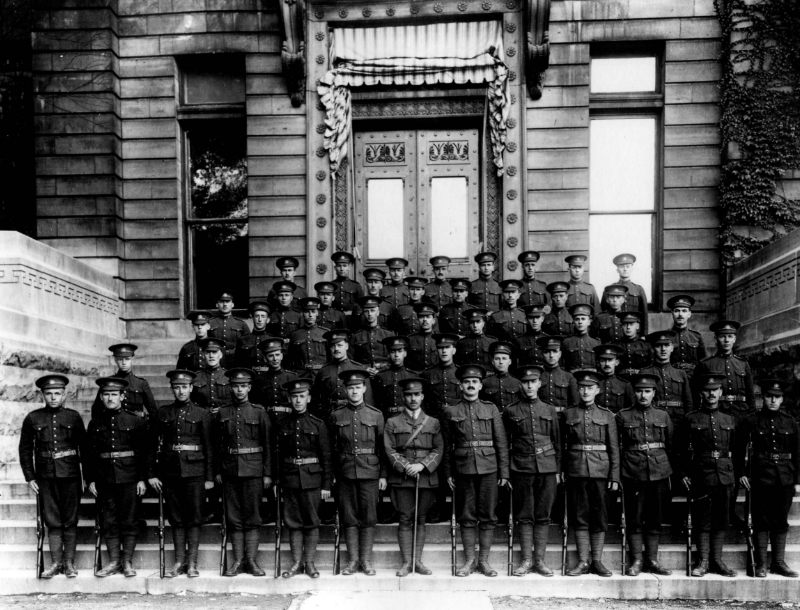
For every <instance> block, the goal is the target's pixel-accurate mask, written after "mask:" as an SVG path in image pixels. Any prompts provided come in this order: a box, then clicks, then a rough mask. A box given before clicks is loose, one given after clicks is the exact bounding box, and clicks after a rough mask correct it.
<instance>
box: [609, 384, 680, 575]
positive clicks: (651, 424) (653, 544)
mask: <svg viewBox="0 0 800 610" xmlns="http://www.w3.org/2000/svg"><path fill="white" fill-rule="evenodd" d="M658 382H659V378H658V376H656V375H652V374H649V373H640V374H638V375H635V376H634V378H633V386H634V392H635V393H636V406H634V407H630V408H628V409H622V410H621V411H619V412H618V413H617V415H616V424H617V433H618V434H619V445H620V460H621V462H622V495H623V502H625V512H626V514H627V518H628V519H627V528H628V548H629V550H630V553H631V559H632V560H631V564H630V565H629V566H627V569H626V571H625V574H626V575H628V576H638V575H639V574H640V573H641V572H642V570H644V571H645V572H650V573H652V574H658V575H660V576H669V575H670V574H672V570H668V569H667V568H665V567H663V566H662V565H661V564H660V563H658V543H659V540H660V538H661V524H662V523H663V521H664V519H663V515H662V510H663V507H664V506H665V505H666V502H667V501H668V500H669V499H670V494H669V477H670V475H671V474H672V466H670V463H669V455H670V452H671V450H672V433H673V429H672V420H671V419H670V416H669V415H668V414H667V412H666V411H664V410H662V409H659V408H656V407H655V402H654V400H655V396H656V387H657V385H658ZM643 543H644V555H645V561H644V563H642V544H643Z"/></svg>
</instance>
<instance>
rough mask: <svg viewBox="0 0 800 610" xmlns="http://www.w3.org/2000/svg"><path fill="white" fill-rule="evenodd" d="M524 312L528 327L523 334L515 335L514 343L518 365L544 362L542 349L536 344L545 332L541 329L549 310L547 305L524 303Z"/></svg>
mask: <svg viewBox="0 0 800 610" xmlns="http://www.w3.org/2000/svg"><path fill="white" fill-rule="evenodd" d="M522 311H523V312H524V313H525V320H526V322H527V323H528V328H527V330H526V331H525V334H524V335H522V336H521V337H517V338H516V340H515V341H514V345H515V347H516V351H517V357H518V358H519V363H520V365H521V366H522V365H526V364H544V357H543V356H542V349H541V348H540V347H539V345H538V344H537V342H538V340H539V339H540V338H541V337H545V336H546V334H545V332H544V331H543V330H542V324H543V323H544V316H545V315H546V314H547V312H549V311H550V306H549V305H525V306H524V307H523V308H522Z"/></svg>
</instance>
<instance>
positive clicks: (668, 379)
mask: <svg viewBox="0 0 800 610" xmlns="http://www.w3.org/2000/svg"><path fill="white" fill-rule="evenodd" d="M674 338H675V333H674V332H673V331H671V330H660V331H658V332H655V333H650V334H649V335H647V342H648V343H649V344H650V346H651V347H652V349H653V365H652V366H647V367H645V368H643V369H642V370H641V371H640V372H641V373H647V374H650V375H655V376H656V377H657V378H658V384H657V385H656V402H655V406H656V407H659V408H661V409H664V410H665V411H666V412H667V413H668V414H669V418H670V419H671V420H672V425H673V426H678V425H679V424H680V423H681V421H682V420H683V417H684V415H686V414H687V413H689V412H690V411H693V410H694V402H693V401H692V388H691V386H690V384H689V378H688V377H687V376H686V372H685V371H682V370H680V369H677V368H675V367H674V366H672V364H670V356H671V354H672V350H673V347H674V344H673V343H672V341H673V340H674Z"/></svg>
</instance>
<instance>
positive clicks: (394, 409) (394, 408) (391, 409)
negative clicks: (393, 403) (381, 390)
mask: <svg viewBox="0 0 800 610" xmlns="http://www.w3.org/2000/svg"><path fill="white" fill-rule="evenodd" d="M386 410H387V411H388V412H389V413H400V412H401V411H402V410H403V407H389V408H388V409H386Z"/></svg>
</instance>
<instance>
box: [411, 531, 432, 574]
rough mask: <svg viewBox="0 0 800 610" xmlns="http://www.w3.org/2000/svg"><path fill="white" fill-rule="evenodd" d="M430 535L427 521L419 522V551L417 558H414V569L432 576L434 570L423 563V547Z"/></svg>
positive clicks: (418, 572)
mask: <svg viewBox="0 0 800 610" xmlns="http://www.w3.org/2000/svg"><path fill="white" fill-rule="evenodd" d="M427 537H428V530H427V528H426V526H425V523H424V522H422V523H418V524H417V552H416V555H417V556H416V558H415V559H414V571H415V572H416V573H417V574H421V575H422V576H430V575H431V574H433V570H431V569H430V568H429V567H428V566H426V565H425V564H424V563H422V549H424V548H425V540H426V539H427Z"/></svg>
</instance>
